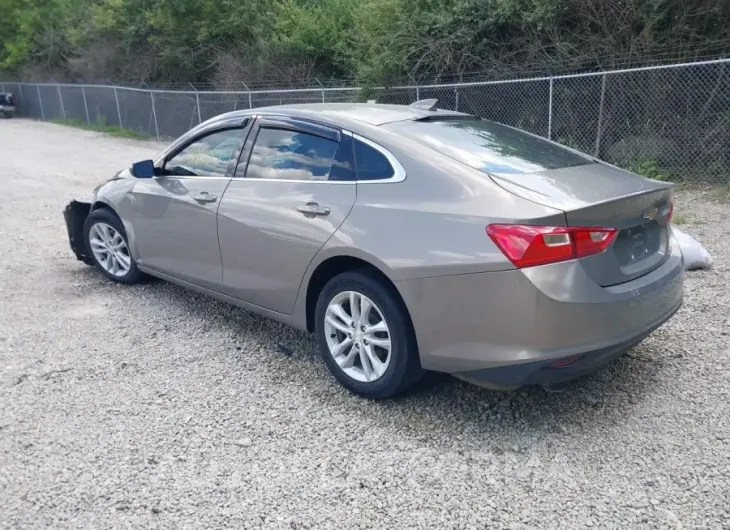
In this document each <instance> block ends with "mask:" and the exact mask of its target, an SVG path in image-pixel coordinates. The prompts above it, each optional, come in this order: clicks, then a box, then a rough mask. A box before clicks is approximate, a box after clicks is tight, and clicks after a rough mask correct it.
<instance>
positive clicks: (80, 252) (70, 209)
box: [63, 201, 94, 265]
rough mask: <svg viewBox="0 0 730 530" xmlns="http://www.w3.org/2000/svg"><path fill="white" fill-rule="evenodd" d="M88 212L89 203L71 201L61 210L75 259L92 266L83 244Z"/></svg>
mask: <svg viewBox="0 0 730 530" xmlns="http://www.w3.org/2000/svg"><path fill="white" fill-rule="evenodd" d="M90 211H91V203H88V202H81V201H71V202H70V203H68V204H67V205H66V208H65V209H64V210H63V217H64V219H65V220H66V230H68V242H69V244H70V245H71V251H72V252H73V253H74V254H75V255H76V259H78V260H79V261H83V262H84V263H86V264H87V265H93V264H94V262H93V261H92V260H91V256H90V255H89V251H88V250H87V249H86V243H85V242H84V222H85V221H86V218H87V217H88V216H89V212H90Z"/></svg>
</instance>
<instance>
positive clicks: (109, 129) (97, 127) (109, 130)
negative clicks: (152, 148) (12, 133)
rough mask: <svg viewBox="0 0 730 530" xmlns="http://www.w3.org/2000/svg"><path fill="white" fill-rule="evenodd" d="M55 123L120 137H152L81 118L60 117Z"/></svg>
mask: <svg viewBox="0 0 730 530" xmlns="http://www.w3.org/2000/svg"><path fill="white" fill-rule="evenodd" d="M53 123H56V124H58V125H66V126H68V127H76V128H78V129H85V130H87V131H96V132H101V133H105V134H108V135H110V136H117V137H120V138H134V139H135V140H149V139H150V138H152V137H151V136H149V135H148V134H144V133H141V132H139V131H135V130H134V129H126V128H124V127H119V126H118V125H108V124H106V123H104V122H95V123H91V124H89V123H86V122H83V121H80V120H71V119H58V120H53Z"/></svg>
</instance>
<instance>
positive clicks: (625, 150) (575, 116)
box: [0, 59, 730, 185]
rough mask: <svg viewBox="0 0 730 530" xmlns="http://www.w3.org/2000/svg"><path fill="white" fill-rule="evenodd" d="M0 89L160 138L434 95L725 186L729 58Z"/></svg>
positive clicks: (672, 176)
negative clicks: (238, 87) (268, 110)
mask: <svg viewBox="0 0 730 530" xmlns="http://www.w3.org/2000/svg"><path fill="white" fill-rule="evenodd" d="M0 90H3V91H11V92H13V93H14V95H15V97H16V102H17V106H18V112H19V114H22V115H25V116H28V117H32V118H37V119H42V120H72V121H77V122H82V123H86V124H89V125H94V124H96V123H103V124H106V125H118V126H120V127H123V128H127V129H133V130H135V131H137V132H139V133H142V134H146V135H149V136H151V137H156V138H158V139H163V138H171V137H177V136H179V135H181V134H182V133H184V132H185V131H187V130H188V129H190V128H191V127H193V126H195V125H197V124H198V123H200V122H202V121H205V120H207V119H208V118H211V117H213V116H216V115H218V114H221V113H224V112H230V111H235V110H239V109H251V108H257V107H264V106H269V105H279V104H291V103H322V102H343V103H348V102H357V101H365V100H371V99H375V100H376V101H378V102H379V103H399V104H409V103H412V102H414V101H416V100H418V99H426V98H438V100H439V107H441V108H445V109H453V110H458V111H462V112H468V113H472V114H477V115H479V116H482V117H484V118H488V119H491V120H495V121H498V122H501V123H505V124H508V125H512V126H515V127H519V128H521V129H525V130H527V131H530V132H532V133H535V134H538V135H540V136H544V137H546V138H550V139H552V140H555V141H557V142H560V143H562V144H565V145H568V146H570V147H573V148H575V149H578V150H580V151H583V152H585V153H588V154H590V155H593V156H596V157H599V158H601V159H604V160H606V161H608V162H611V163H613V164H616V165H618V166H621V167H624V168H626V169H629V170H632V171H635V172H637V173H641V174H643V175H646V176H649V177H652V178H658V179H664V180H673V181H676V182H687V183H694V184H720V185H728V184H730V59H722V60H714V61H704V62H696V63H686V64H673V65H666V66H656V67H646V68H637V69H627V70H615V71H605V72H597V73H583V74H574V75H561V76H553V77H538V78H529V79H514V80H507V81H484V82H470V83H451V84H434V85H420V86H417V85H412V86H393V87H378V88H360V87H348V88H326V87H317V88H311V89H310V88H307V89H283V90H251V91H241V92H215V91H195V90H190V91H181V90H151V89H140V88H128V87H120V86H105V85H104V86H102V85H71V84H48V83H14V82H13V83H11V82H5V83H0Z"/></svg>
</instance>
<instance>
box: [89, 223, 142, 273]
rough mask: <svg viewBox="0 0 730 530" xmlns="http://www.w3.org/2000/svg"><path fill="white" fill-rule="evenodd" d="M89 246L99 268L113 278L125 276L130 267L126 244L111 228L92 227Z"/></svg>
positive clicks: (99, 225) (102, 226) (130, 260)
mask: <svg viewBox="0 0 730 530" xmlns="http://www.w3.org/2000/svg"><path fill="white" fill-rule="evenodd" d="M89 246H90V247H91V252H92V253H93V254H94V257H95V258H96V261H97V263H98V264H99V266H100V267H101V268H103V269H104V270H105V271H107V272H108V273H109V274H111V275H113V276H119V277H122V276H125V275H126V274H128V273H129V269H130V267H131V266H132V257H131V256H130V255H129V249H128V248H127V242H126V241H124V238H123V237H122V235H121V234H120V233H119V232H117V231H116V230H115V229H114V227H113V226H110V225H108V224H106V223H96V224H94V225H92V227H91V232H90V234H89Z"/></svg>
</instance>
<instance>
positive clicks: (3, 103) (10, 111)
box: [0, 92, 15, 118]
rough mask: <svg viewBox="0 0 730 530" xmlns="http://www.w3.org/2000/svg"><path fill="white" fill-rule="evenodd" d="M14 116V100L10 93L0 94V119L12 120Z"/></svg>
mask: <svg viewBox="0 0 730 530" xmlns="http://www.w3.org/2000/svg"><path fill="white" fill-rule="evenodd" d="M14 115H15V98H14V97H13V94H11V93H10V92H0V117H2V118H12V117H13V116H14Z"/></svg>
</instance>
